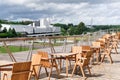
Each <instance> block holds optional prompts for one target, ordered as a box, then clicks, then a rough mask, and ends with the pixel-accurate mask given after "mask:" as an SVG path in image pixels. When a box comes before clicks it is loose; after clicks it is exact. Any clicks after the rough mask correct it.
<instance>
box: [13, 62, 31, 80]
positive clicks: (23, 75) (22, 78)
mask: <svg viewBox="0 0 120 80" xmlns="http://www.w3.org/2000/svg"><path fill="white" fill-rule="evenodd" d="M30 67H31V62H19V63H14V64H13V69H12V77H11V80H28V79H29V74H30V73H31V71H30Z"/></svg>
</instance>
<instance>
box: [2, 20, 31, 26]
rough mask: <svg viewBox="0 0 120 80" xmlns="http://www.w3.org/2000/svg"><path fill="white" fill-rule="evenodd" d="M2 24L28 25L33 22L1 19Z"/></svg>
mask: <svg viewBox="0 0 120 80" xmlns="http://www.w3.org/2000/svg"><path fill="white" fill-rule="evenodd" d="M0 23H1V24H18V25H19V24H20V25H28V24H30V23H32V21H16V22H15V21H14V22H13V21H8V20H0Z"/></svg>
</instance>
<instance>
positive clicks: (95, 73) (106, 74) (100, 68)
mask: <svg viewBox="0 0 120 80" xmlns="http://www.w3.org/2000/svg"><path fill="white" fill-rule="evenodd" d="M71 46H72V45H70V46H67V47H68V49H70V47H71ZM55 48H56V50H60V49H59V48H60V47H55ZM42 50H45V51H49V50H50V49H49V48H46V49H42ZM36 51H37V50H34V51H33V53H36ZM118 53H119V54H115V52H114V50H112V58H113V61H114V62H113V64H110V63H109V61H107V60H106V61H105V62H104V63H101V64H99V65H91V73H92V75H91V76H90V75H89V74H88V71H87V70H86V72H85V73H86V76H87V78H86V79H85V78H83V77H82V74H81V73H79V74H74V75H73V77H71V73H72V69H70V67H69V77H66V73H65V63H64V62H65V61H63V63H64V65H63V68H62V72H61V73H60V79H58V78H57V75H56V71H55V70H54V71H53V73H52V76H51V80H120V76H119V75H120V45H119V48H118ZM27 54H28V51H25V52H17V53H14V56H15V58H16V59H17V61H25V60H26V58H27ZM2 61H11V60H10V58H9V56H8V54H0V62H2ZM0 64H1V63H0ZM73 65H74V63H73V64H72V66H73ZM39 80H48V77H47V76H46V74H45V71H44V68H43V69H42V71H41V75H40V79H39Z"/></svg>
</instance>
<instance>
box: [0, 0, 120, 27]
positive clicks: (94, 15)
mask: <svg viewBox="0 0 120 80" xmlns="http://www.w3.org/2000/svg"><path fill="white" fill-rule="evenodd" d="M47 17H49V18H52V21H53V22H60V23H73V24H78V23H79V22H80V21H83V22H84V23H85V24H91V23H92V24H101V25H102V24H120V0H0V19H7V20H38V19H40V18H47Z"/></svg>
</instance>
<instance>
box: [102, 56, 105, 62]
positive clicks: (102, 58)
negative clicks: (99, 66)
mask: <svg viewBox="0 0 120 80" xmlns="http://www.w3.org/2000/svg"><path fill="white" fill-rule="evenodd" d="M104 58H105V54H103V57H102V59H101V62H103V61H104Z"/></svg>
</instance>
